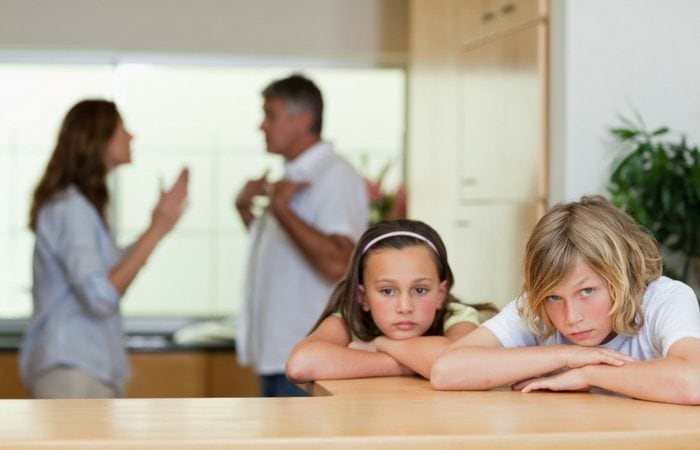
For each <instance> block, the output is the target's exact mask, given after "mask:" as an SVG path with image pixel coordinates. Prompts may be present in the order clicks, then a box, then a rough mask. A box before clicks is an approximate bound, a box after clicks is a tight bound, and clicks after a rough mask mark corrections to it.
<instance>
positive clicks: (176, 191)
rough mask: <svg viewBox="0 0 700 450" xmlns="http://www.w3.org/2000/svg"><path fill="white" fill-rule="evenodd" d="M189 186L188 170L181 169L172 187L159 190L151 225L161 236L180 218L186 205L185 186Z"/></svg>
mask: <svg viewBox="0 0 700 450" xmlns="http://www.w3.org/2000/svg"><path fill="white" fill-rule="evenodd" d="M188 184H189V169H187V168H186V167H185V168H184V169H182V171H181V172H180V175H178V177H177V180H175V183H173V185H172V187H171V188H170V189H168V190H166V191H163V190H161V192H160V198H159V199H158V203H156V206H155V208H153V214H152V216H151V225H152V226H153V227H155V228H156V229H158V230H159V231H161V232H162V233H163V234H165V233H167V232H168V231H170V230H171V229H172V228H173V226H175V224H176V223H177V221H178V220H179V219H180V216H182V213H183V211H184V210H185V207H186V205H187V186H188Z"/></svg>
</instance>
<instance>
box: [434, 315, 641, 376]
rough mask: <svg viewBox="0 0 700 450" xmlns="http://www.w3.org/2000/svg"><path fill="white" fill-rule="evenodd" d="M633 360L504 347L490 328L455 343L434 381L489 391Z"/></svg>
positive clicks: (558, 348) (563, 349)
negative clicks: (557, 373)
mask: <svg viewBox="0 0 700 450" xmlns="http://www.w3.org/2000/svg"><path fill="white" fill-rule="evenodd" d="M631 361H633V359H632V358H630V357H629V356H627V355H623V354H622V353H619V352H617V351H615V350H609V349H603V348H597V347H580V346H576V345H551V346H538V347H518V348H504V347H502V346H501V343H500V341H499V340H498V338H497V337H496V336H495V335H494V334H493V333H492V332H491V330H489V329H488V328H486V327H483V326H481V327H479V328H478V329H476V330H475V331H473V332H471V333H469V334H468V335H467V336H465V337H463V338H462V339H461V340H459V341H457V342H455V343H454V344H452V345H451V346H450V347H449V348H448V349H447V350H445V351H444V352H443V353H442V354H441V355H440V356H439V357H438V358H437V360H436V361H435V363H434V364H433V367H432V369H431V371H430V382H431V384H432V386H433V388H434V389H438V390H485V389H492V388H495V387H498V386H503V385H511V384H513V383H515V382H517V381H520V380H524V379H528V378H533V377H540V376H542V375H544V374H547V373H551V372H553V371H555V370H558V369H561V368H576V367H583V366H586V365H590V364H608V365H612V366H621V365H623V364H625V363H627V362H631Z"/></svg>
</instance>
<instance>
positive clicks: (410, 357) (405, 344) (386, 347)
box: [374, 322, 477, 378]
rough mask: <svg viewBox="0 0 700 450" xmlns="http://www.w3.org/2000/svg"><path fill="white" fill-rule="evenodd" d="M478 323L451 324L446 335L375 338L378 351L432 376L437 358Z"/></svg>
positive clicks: (424, 375)
mask: <svg viewBox="0 0 700 450" xmlns="http://www.w3.org/2000/svg"><path fill="white" fill-rule="evenodd" d="M476 327H477V326H476V324H474V323H471V322H460V323H456V324H455V325H453V326H451V327H450V328H449V329H448V330H447V331H446V332H445V335H444V336H419V337H415V338H411V339H402V340H392V339H389V338H387V337H386V336H379V337H378V338H376V339H375V340H374V342H375V346H376V348H377V351H380V352H384V353H387V354H388V355H390V356H391V357H392V358H394V359H395V360H396V361H398V362H399V363H401V364H403V365H404V366H406V367H408V368H410V369H411V370H413V371H414V372H416V373H417V374H419V375H421V376H422V377H424V378H430V367H431V366H432V365H433V362H434V361H435V359H436V358H437V357H438V356H439V355H440V354H441V353H442V352H443V351H444V350H445V349H446V348H447V347H448V346H449V345H450V344H451V343H452V342H454V341H457V340H459V339H460V338H462V337H463V336H466V335H467V334H468V333H470V332H472V331H474V330H475V329H476Z"/></svg>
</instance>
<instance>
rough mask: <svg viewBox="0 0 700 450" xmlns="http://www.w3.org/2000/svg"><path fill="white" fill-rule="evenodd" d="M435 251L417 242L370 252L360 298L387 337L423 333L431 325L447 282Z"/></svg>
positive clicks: (392, 337) (365, 308)
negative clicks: (441, 280) (435, 258)
mask: <svg viewBox="0 0 700 450" xmlns="http://www.w3.org/2000/svg"><path fill="white" fill-rule="evenodd" d="M432 251H433V250H432V249H429V248H427V247H426V246H424V245H416V246H411V247H405V248H403V249H400V250H399V249H395V248H381V249H377V250H373V251H371V253H369V254H368V255H367V260H366V261H365V270H364V273H363V277H364V284H362V285H360V286H359V291H360V298H359V299H358V300H359V302H360V304H361V306H362V309H363V310H364V311H369V313H370V314H371V315H372V320H374V323H375V324H376V325H377V327H378V328H379V330H380V331H381V332H382V334H383V335H384V336H387V337H388V338H390V339H395V340H397V339H408V338H412V337H417V336H422V335H423V334H424V333H425V332H426V331H428V329H429V328H430V325H432V323H433V320H434V319H435V313H436V312H437V311H438V310H439V309H440V308H441V306H442V304H443V302H444V301H445V297H446V295H447V281H443V282H440V278H439V276H438V272H437V268H436V267H435V261H434V260H433V257H434V255H433V254H431V252H432Z"/></svg>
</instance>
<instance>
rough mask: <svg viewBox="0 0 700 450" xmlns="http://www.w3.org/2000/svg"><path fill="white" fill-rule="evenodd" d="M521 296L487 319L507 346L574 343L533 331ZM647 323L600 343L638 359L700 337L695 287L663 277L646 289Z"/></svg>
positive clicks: (699, 314) (663, 352) (644, 304)
mask: <svg viewBox="0 0 700 450" xmlns="http://www.w3.org/2000/svg"><path fill="white" fill-rule="evenodd" d="M522 300H523V297H519V298H517V299H515V300H513V301H511V302H510V303H508V305H506V307H505V308H503V310H502V311H501V312H500V313H498V314H497V315H496V316H494V317H493V318H491V319H490V320H487V321H486V322H484V324H483V326H484V327H486V328H488V329H489V330H491V332H492V333H493V334H495V335H496V337H497V338H498V340H499V341H500V342H501V344H502V345H503V346H504V347H530V346H536V345H556V344H572V342H571V341H570V340H568V339H567V338H566V337H564V336H562V335H561V333H559V332H558V331H555V332H554V333H553V334H552V335H551V336H549V337H547V338H544V339H543V338H541V337H539V336H537V334H536V333H535V332H533V331H532V330H531V329H530V328H529V327H528V324H527V321H526V320H525V319H523V318H522V317H520V314H519V313H518V306H517V302H519V301H522ZM642 309H643V311H644V325H643V326H642V328H641V329H640V330H639V332H638V333H637V334H635V335H632V336H628V335H620V334H618V335H617V336H615V338H614V339H612V340H611V341H610V342H608V343H606V344H603V345H601V346H600V347H603V348H609V349H614V350H617V351H620V352H622V353H624V354H626V355H629V356H631V357H633V358H634V359H636V360H638V361H645V360H650V359H655V358H660V357H662V356H666V355H667V354H668V350H669V349H670V348H671V345H673V343H674V342H676V341H677V340H679V339H681V338H684V337H695V338H698V339H700V307H698V299H697V297H696V296H695V293H694V292H693V290H692V289H691V288H690V287H689V286H688V285H686V284H684V283H682V282H680V281H676V280H672V279H670V278H667V277H660V278H658V279H657V280H655V281H653V282H652V283H650V284H649V286H648V287H647V290H646V291H645V292H644V298H643V299H642Z"/></svg>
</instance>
